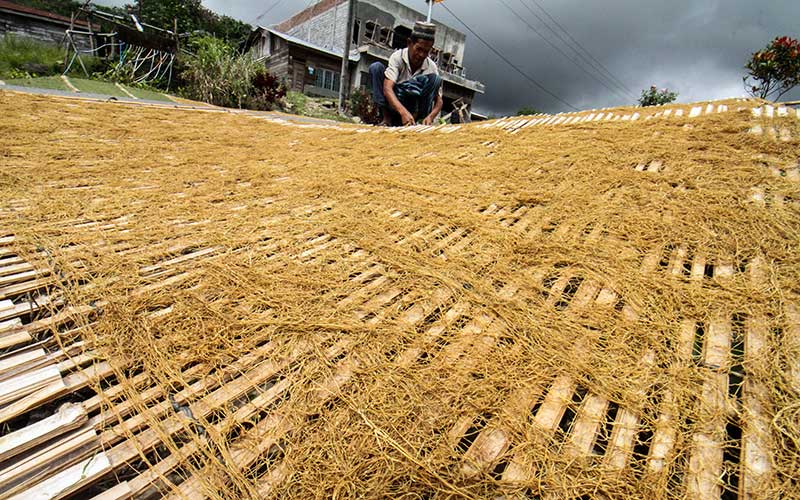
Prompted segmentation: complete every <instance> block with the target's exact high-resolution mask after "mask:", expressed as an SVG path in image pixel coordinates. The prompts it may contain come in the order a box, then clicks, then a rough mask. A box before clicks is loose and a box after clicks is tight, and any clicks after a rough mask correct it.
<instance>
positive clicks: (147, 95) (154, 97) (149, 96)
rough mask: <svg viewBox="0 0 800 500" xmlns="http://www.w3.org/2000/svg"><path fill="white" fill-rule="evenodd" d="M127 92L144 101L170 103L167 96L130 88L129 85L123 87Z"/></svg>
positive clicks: (156, 92) (147, 90)
mask: <svg viewBox="0 0 800 500" xmlns="http://www.w3.org/2000/svg"><path fill="white" fill-rule="evenodd" d="M123 86H124V87H125V89H127V91H128V92H130V93H131V94H133V95H135V96H136V97H138V98H139V99H146V100H148V101H163V102H172V101H171V100H170V99H169V98H168V97H167V96H165V95H164V94H162V93H161V92H158V91H157V90H149V89H142V88H139V87H131V86H130V85H123Z"/></svg>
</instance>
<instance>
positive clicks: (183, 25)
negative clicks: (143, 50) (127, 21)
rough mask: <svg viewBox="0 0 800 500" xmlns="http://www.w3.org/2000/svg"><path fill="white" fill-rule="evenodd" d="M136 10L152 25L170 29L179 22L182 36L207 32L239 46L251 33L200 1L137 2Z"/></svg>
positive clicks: (249, 29) (248, 27)
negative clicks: (204, 5)
mask: <svg viewBox="0 0 800 500" xmlns="http://www.w3.org/2000/svg"><path fill="white" fill-rule="evenodd" d="M134 11H135V12H136V13H137V15H138V16H139V18H140V19H142V20H143V21H144V22H146V23H148V24H152V25H153V26H158V27H159V28H164V29H170V30H171V29H172V26H173V24H174V22H175V21H174V20H175V19H177V20H178V30H179V31H180V32H181V33H186V32H195V31H204V32H206V33H208V34H210V35H213V36H216V37H218V38H221V39H223V40H225V41H226V42H228V43H230V44H232V45H238V44H239V42H241V41H242V40H244V39H245V38H246V37H247V35H249V34H250V32H251V31H252V27H251V26H250V25H249V24H247V23H243V22H241V21H238V20H236V19H233V18H232V17H228V16H220V15H218V14H216V13H214V12H212V11H211V10H209V9H207V8H205V7H203V6H202V5H201V3H200V0H136V5H135V6H134Z"/></svg>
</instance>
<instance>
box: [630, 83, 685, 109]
mask: <svg viewBox="0 0 800 500" xmlns="http://www.w3.org/2000/svg"><path fill="white" fill-rule="evenodd" d="M677 98H678V93H677V92H670V91H669V89H661V90H658V88H657V87H656V86H655V85H653V86H652V87H650V90H642V97H640V98H639V104H640V105H641V106H660V105H662V104H669V103H671V102H674V101H675V99H677Z"/></svg>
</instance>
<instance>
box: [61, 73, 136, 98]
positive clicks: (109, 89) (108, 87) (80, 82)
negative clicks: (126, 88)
mask: <svg viewBox="0 0 800 500" xmlns="http://www.w3.org/2000/svg"><path fill="white" fill-rule="evenodd" d="M69 81H71V82H72V84H73V85H75V87H76V88H77V89H78V90H80V91H81V92H84V93H87V94H103V95H110V96H114V97H124V98H128V96H127V95H126V94H125V92H123V91H121V90H120V89H118V88H117V86H116V85H114V84H113V83H109V82H101V81H97V80H86V79H85V78H73V77H70V79H69Z"/></svg>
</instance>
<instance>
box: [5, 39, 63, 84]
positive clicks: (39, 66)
mask: <svg viewBox="0 0 800 500" xmlns="http://www.w3.org/2000/svg"><path fill="white" fill-rule="evenodd" d="M63 68H64V51H63V50H62V49H60V48H59V47H58V46H56V45H50V44H46V43H42V42H38V41H36V40H31V39H30V38H25V37H16V36H14V35H10V34H7V35H5V36H4V37H3V38H2V39H0V76H2V77H4V78H26V77H27V78H29V77H34V76H50V75H58V74H60V73H61V71H62V70H63Z"/></svg>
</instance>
